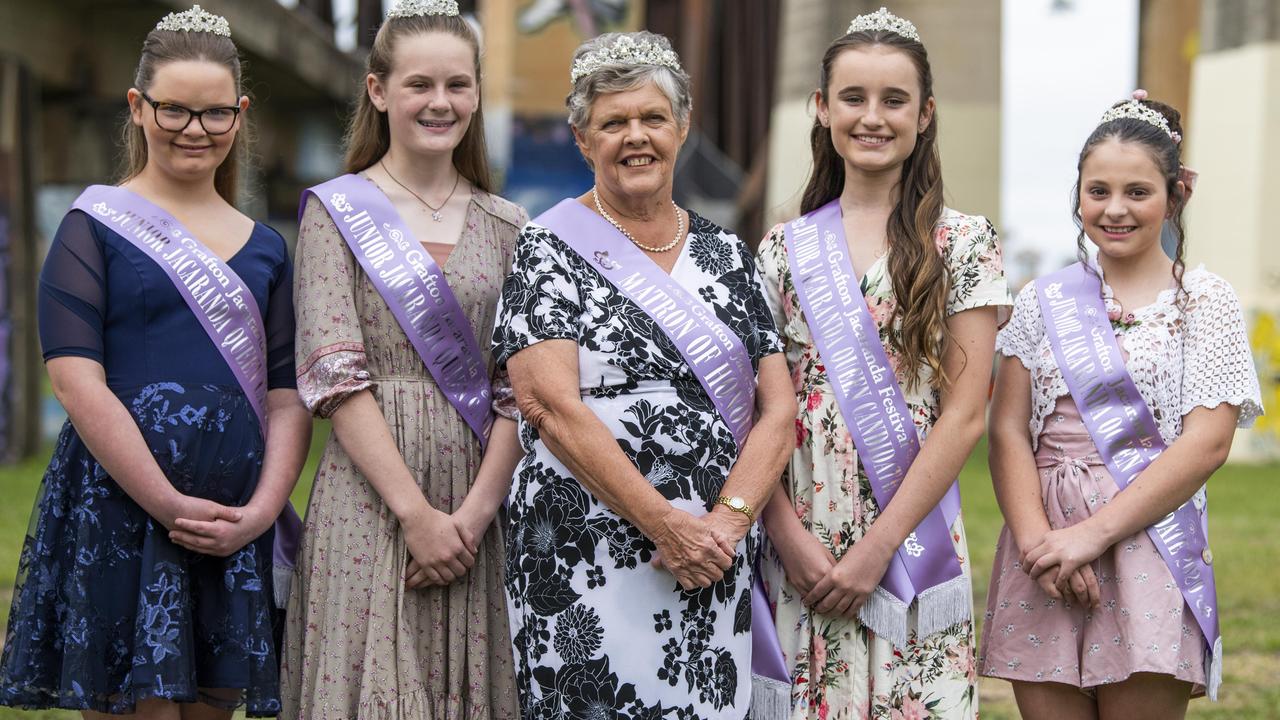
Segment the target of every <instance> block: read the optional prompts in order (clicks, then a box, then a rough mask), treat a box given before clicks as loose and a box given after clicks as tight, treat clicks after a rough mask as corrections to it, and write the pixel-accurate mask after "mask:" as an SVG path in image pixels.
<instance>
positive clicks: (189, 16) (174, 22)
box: [156, 5, 231, 38]
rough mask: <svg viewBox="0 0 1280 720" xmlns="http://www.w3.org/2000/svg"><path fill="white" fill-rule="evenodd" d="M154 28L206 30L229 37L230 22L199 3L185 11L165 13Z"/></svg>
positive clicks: (179, 30) (177, 30) (181, 30)
mask: <svg viewBox="0 0 1280 720" xmlns="http://www.w3.org/2000/svg"><path fill="white" fill-rule="evenodd" d="M156 30H171V31H173V32H207V33H213V34H214V35H221V36H222V37H225V38H229V37H231V24H230V23H228V22H227V19H226V18H224V17H222V16H221V15H214V14H213V13H211V12H208V11H207V10H205V9H203V8H201V7H200V6H199V5H192V6H191V9H190V10H187V11H185V12H180V13H169V14H168V15H165V16H164V17H163V18H161V20H160V22H158V23H156Z"/></svg>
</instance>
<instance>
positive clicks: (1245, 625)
mask: <svg viewBox="0 0 1280 720" xmlns="http://www.w3.org/2000/svg"><path fill="white" fill-rule="evenodd" d="M328 434H329V428H328V424H327V423H324V424H317V425H316V430H315V435H314V437H313V442H312V452H311V456H310V460H309V461H308V463H307V467H306V469H305V470H304V472H303V475H302V480H301V481H300V482H299V483H298V488H297V490H295V491H294V493H293V503H294V505H295V506H296V507H297V508H298V511H299V512H302V511H303V509H304V508H305V507H306V501H307V496H308V494H309V493H310V488H311V478H312V477H314V475H315V467H316V463H317V461H318V460H319V449H320V447H321V446H322V445H323V443H324V440H325V438H326V437H327V436H328ZM47 458H48V456H47V454H46V455H44V456H41V457H38V458H35V459H32V460H30V461H28V462H25V463H22V464H20V465H15V466H11V467H4V468H0V498H3V499H4V502H2V503H0V617H3V618H6V619H7V617H8V612H9V595H10V594H11V593H12V579H13V576H14V573H15V572H16V570H17V564H18V553H19V551H20V550H21V544H22V537H23V534H24V532H25V531H26V528H27V520H28V516H29V513H30V510H31V506H32V503H33V501H34V499H35V493H36V490H37V488H38V486H39V484H40V476H41V474H42V473H43V471H44V465H45V462H46V461H47ZM961 486H962V488H963V492H964V516H965V528H966V530H967V531H968V534H969V551H970V555H971V558H972V562H973V576H974V577H973V582H974V602H975V609H976V611H977V616H978V618H979V621H980V620H981V617H982V613H983V609H984V608H985V607H986V597H987V583H988V581H989V580H990V576H991V561H992V556H993V555H994V554H995V543H996V537H997V536H998V535H999V534H1000V525H1001V520H1000V511H999V509H998V508H997V507H996V502H995V496H994V495H993V494H992V492H991V483H990V480H989V478H988V475H987V469H986V447H985V445H980V446H979V447H978V448H977V449H976V450H975V451H974V454H973V456H972V457H970V458H969V462H968V464H967V465H966V466H965V469H964V472H963V473H962V474H961ZM1209 504H1210V507H1212V508H1213V513H1212V518H1213V519H1212V524H1211V527H1210V538H1211V541H1212V545H1213V548H1214V558H1215V565H1214V567H1215V568H1217V579H1218V592H1219V595H1220V600H1219V602H1220V609H1221V613H1222V634H1223V642H1224V644H1225V645H1226V648H1227V657H1226V672H1225V677H1224V680H1223V688H1222V693H1221V701H1220V702H1218V703H1216V704H1215V703H1211V702H1209V701H1207V700H1196V701H1194V702H1192V704H1191V712H1190V713H1189V715H1188V717H1191V718H1196V719H1198V720H1199V719H1210V718H1211V719H1213V720H1227V719H1228V718H1230V719H1231V720H1264V719H1266V718H1276V717H1280V682H1278V679H1280V541H1277V535H1276V532H1275V526H1276V521H1277V519H1278V518H1280V464H1275V463H1273V464H1269V465H1261V466H1253V467H1249V466H1232V467H1227V468H1225V469H1223V470H1222V471H1220V472H1219V473H1218V474H1217V475H1216V476H1215V477H1214V479H1213V482H1212V483H1211V484H1210V489H1209ZM980 695H981V711H982V717H983V720H1006V719H1011V718H1017V717H1018V712H1017V708H1016V707H1015V706H1014V703H1013V695H1012V693H1011V692H1010V690H1009V685H1008V683H1006V682H1003V681H1001V680H991V679H986V678H984V679H983V680H982V685H981V688H980ZM76 717H78V715H76V714H74V713H65V712H57V711H47V712H19V711H15V710H8V709H6V708H0V720H8V719H18V718H23V719H26V720H37V719H40V720H61V719H63V718H76Z"/></svg>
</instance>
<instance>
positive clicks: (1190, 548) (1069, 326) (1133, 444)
mask: <svg viewBox="0 0 1280 720" xmlns="http://www.w3.org/2000/svg"><path fill="white" fill-rule="evenodd" d="M1036 297H1037V299H1038V300H1039V301H1040V314H1041V316H1042V318H1043V320H1044V328H1045V333H1046V335H1047V336H1048V339H1049V345H1050V346H1051V347H1052V348H1053V357H1054V360H1056V361H1057V363H1058V368H1059V369H1060V370H1061V371H1062V377H1063V379H1065V380H1066V382H1067V388H1068V389H1069V390H1070V391H1071V399H1072V400H1074V401H1075V403H1076V406H1077V407H1078V408H1079V409H1080V416H1081V418H1083V420H1084V425H1085V427H1086V428H1087V429H1088V430H1089V436H1090V437H1091V438H1093V443H1094V445H1095V446H1096V447H1097V450H1098V455H1099V456H1101V458H1102V461H1103V463H1105V464H1106V466H1107V470H1108V471H1110V473H1111V477H1112V478H1114V479H1115V481H1116V485H1118V486H1119V487H1120V490H1121V491H1123V490H1124V489H1125V488H1126V487H1128V486H1129V483H1131V482H1133V480H1134V479H1135V478H1137V477H1138V475H1140V474H1141V473H1142V471H1143V470H1145V469H1146V468H1147V466H1148V465H1150V464H1151V461H1153V460H1155V459H1156V457H1158V456H1159V455H1160V453H1162V452H1164V451H1165V449H1166V445H1165V443H1164V440H1163V439H1162V438H1161V437H1160V430H1159V427H1158V426H1157V425H1156V421H1155V418H1153V417H1152V416H1151V410H1150V409H1149V408H1148V407H1147V404H1146V402H1144V401H1143V399H1142V396H1141V395H1140V394H1138V388H1137V386H1135V385H1134V384H1133V378H1132V377H1130V375H1129V371H1128V369H1127V368H1126V367H1125V364H1124V356H1123V354H1122V353H1121V352H1120V345H1119V343H1118V342H1117V341H1116V337H1115V331H1114V330H1113V329H1112V327H1111V321H1110V320H1109V319H1108V318H1107V310H1106V305H1105V304H1104V303H1103V301H1102V284H1101V279H1100V278H1099V277H1098V275H1097V273H1096V272H1094V271H1092V270H1091V269H1090V268H1086V267H1085V266H1084V265H1083V264H1082V263H1076V264H1074V265H1071V266H1070V267H1067V268H1065V269H1063V270H1059V271H1058V272H1055V273H1052V274H1050V275H1046V276H1045V277H1042V278H1040V279H1039V280H1037V281H1036ZM1147 535H1148V536H1149V537H1150V538H1151V542H1153V543H1155V546H1156V548H1157V549H1158V550H1159V551H1160V556H1161V557H1163V558H1164V562H1165V565H1167V566H1168V567H1169V572H1171V573H1172V574H1173V578H1174V581H1175V582H1177V583H1178V588H1179V589H1180V590H1181V591H1182V597H1183V599H1184V600H1186V603H1187V607H1189V608H1191V612H1192V614H1193V615H1195V617H1196V622H1197V623H1198V624H1199V625H1200V630H1201V632H1202V634H1203V637H1204V641H1205V645H1206V646H1207V648H1208V650H1209V652H1208V655H1207V658H1206V663H1205V677H1206V684H1207V692H1208V694H1209V696H1210V697H1211V698H1213V699H1217V694H1218V686H1219V684H1221V681H1222V638H1221V637H1220V636H1219V632H1218V610H1217V605H1218V594H1217V587H1216V585H1215V584H1214V577H1213V565H1212V562H1213V556H1212V554H1210V552H1209V542H1208V537H1209V531H1208V515H1207V513H1206V512H1205V511H1204V510H1198V509H1197V508H1196V506H1195V503H1194V502H1192V501H1191V500H1188V501H1187V502H1185V503H1183V504H1182V506H1181V507H1179V508H1178V509H1177V510H1174V511H1173V512H1171V513H1169V514H1168V515H1167V516H1165V517H1164V518H1163V519H1162V520H1160V521H1159V522H1157V523H1156V524H1154V525H1152V526H1151V527H1149V528H1147Z"/></svg>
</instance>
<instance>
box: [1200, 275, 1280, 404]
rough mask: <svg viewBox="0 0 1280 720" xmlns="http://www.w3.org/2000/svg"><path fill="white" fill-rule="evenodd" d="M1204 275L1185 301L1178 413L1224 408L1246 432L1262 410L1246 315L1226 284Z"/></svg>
mask: <svg viewBox="0 0 1280 720" xmlns="http://www.w3.org/2000/svg"><path fill="white" fill-rule="evenodd" d="M1205 275H1206V276H1207V278H1206V279H1205V280H1204V281H1203V282H1198V283H1197V285H1198V286H1199V287H1196V288H1195V290H1194V292H1193V293H1192V294H1191V297H1190V298H1189V300H1188V302H1187V308H1186V336H1185V338H1184V340H1183V354H1184V356H1183V364H1182V373H1183V374H1182V407H1181V409H1180V412H1181V414H1182V415H1186V414H1187V413H1189V412H1191V411H1192V410H1194V409H1195V408H1197V407H1209V408H1212V407H1216V406H1218V405H1220V404H1222V403H1227V404H1228V405H1235V406H1236V407H1238V408H1240V418H1239V420H1238V425H1239V427H1242V428H1244V427H1250V426H1252V425H1253V421H1254V420H1256V419H1257V418H1258V417H1259V416H1260V415H1262V412H1263V410H1262V392H1261V390H1260V388H1259V386H1258V371H1257V369H1256V368H1255V367H1254V365H1253V352H1252V350H1251V349H1250V346H1249V334H1248V331H1247V329H1246V326H1245V322H1244V312H1243V311H1242V310H1241V307H1240V299H1239V298H1238V297H1236V293H1235V290H1234V289H1232V287H1231V285H1230V284H1229V283H1227V281H1226V280H1223V279H1222V278H1220V277H1218V276H1216V275H1212V274H1210V273H1205Z"/></svg>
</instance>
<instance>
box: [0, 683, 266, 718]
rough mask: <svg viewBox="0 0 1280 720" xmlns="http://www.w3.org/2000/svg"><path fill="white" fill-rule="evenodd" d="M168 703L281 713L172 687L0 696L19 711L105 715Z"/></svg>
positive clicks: (33, 689) (25, 691) (9, 692)
mask: <svg viewBox="0 0 1280 720" xmlns="http://www.w3.org/2000/svg"><path fill="white" fill-rule="evenodd" d="M157 699H158V700H168V701H170V702H175V703H185V704H191V703H197V702H198V703H203V704H205V705H209V706H211V707H215V708H219V709H221V710H233V711H234V710H244V711H245V715H246V716H248V717H276V715H277V714H278V713H279V712H280V702H279V700H275V699H271V700H267V701H265V702H263V701H258V702H255V703H252V704H251V703H249V702H246V701H245V699H244V695H243V693H242V694H241V696H240V698H239V699H237V700H228V699H227V698H219V697H216V696H213V695H210V694H208V693H206V692H201V691H200V690H199V689H197V690H194V691H193V690H191V689H190V688H187V689H183V690H174V689H172V688H168V687H166V688H163V689H158V688H147V689H144V690H137V691H134V692H132V693H128V694H124V695H123V696H121V697H117V698H115V699H111V698H102V697H100V696H93V697H86V696H85V695H84V694H83V693H77V692H74V691H69V690H55V689H52V688H37V687H34V686H31V685H26V686H24V687H23V688H22V689H21V690H20V691H19V690H16V689H14V688H10V689H8V690H6V691H5V692H3V693H0V705H3V706H5V707H12V708H19V709H21V710H76V711H84V710H88V711H90V712H98V713H106V714H108V715H131V714H134V713H136V712H137V706H138V703H140V702H146V701H147V700H157Z"/></svg>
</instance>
